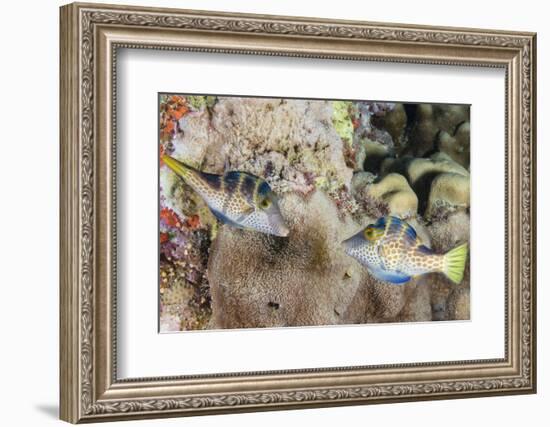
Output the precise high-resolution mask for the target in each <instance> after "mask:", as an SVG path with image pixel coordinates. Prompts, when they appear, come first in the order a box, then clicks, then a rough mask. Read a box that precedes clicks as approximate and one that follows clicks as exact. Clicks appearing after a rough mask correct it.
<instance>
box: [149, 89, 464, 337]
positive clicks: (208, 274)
mask: <svg viewBox="0 0 550 427" xmlns="http://www.w3.org/2000/svg"><path fill="white" fill-rule="evenodd" d="M159 132H160V143H161V146H160V151H161V154H164V153H166V154H169V155H171V156H173V157H175V158H177V159H180V160H181V161H184V162H186V163H187V164H189V165H191V166H194V167H196V168H198V169H200V170H203V171H205V172H209V173H216V174H223V173H224V172H225V171H230V170H240V171H244V172H248V173H251V174H253V175H256V176H260V177H262V178H264V179H265V180H266V181H267V182H268V183H269V184H270V186H271V188H272V189H273V190H274V191H275V192H276V193H277V194H278V196H279V205H280V209H281V212H282V215H283V217H284V218H285V221H287V225H288V226H289V228H290V230H291V232H290V234H289V236H288V237H286V238H283V237H276V236H271V235H267V234H262V233H258V232H254V231H248V230H242V229H238V228H234V227H232V226H229V225H220V223H219V221H217V220H216V218H215V217H214V216H213V215H212V214H211V212H210V211H209V209H208V207H207V206H206V205H205V203H204V202H203V200H202V199H201V198H200V197H199V196H198V195H197V194H195V193H194V192H193V191H192V190H191V188H190V187H188V186H187V184H185V182H183V180H181V179H179V178H177V177H176V176H175V174H173V173H172V172H171V171H170V170H169V169H168V168H167V167H166V166H164V165H163V164H162V163H161V166H160V256H161V258H160V329H161V331H177V330H189V329H205V328H259V327H280V326H304V325H327V324H350V323H379V322H414V321H432V320H457V319H460V320H464V319H469V316H470V274H469V261H468V262H467V265H466V270H465V275H464V279H463V280H462V282H461V283H460V284H459V285H455V284H453V283H452V282H450V280H448V279H447V278H445V277H444V276H443V275H442V274H439V273H430V274H425V275H422V276H418V277H415V278H413V279H412V280H410V281H409V282H407V283H406V284H404V285H401V286H396V285H392V284H388V283H386V282H382V281H379V280H377V279H375V278H374V277H373V276H372V275H371V274H369V272H368V271H367V269H365V268H364V267H363V266H361V265H360V264H359V263H358V262H357V261H356V260H355V259H353V258H351V257H349V256H348V255H346V254H345V252H344V251H343V250H342V246H341V242H342V241H343V240H345V239H347V238H349V237H350V236H352V235H353V234H355V233H357V232H358V231H359V230H361V229H362V228H364V227H365V226H366V225H368V224H370V223H372V222H374V221H375V220H376V219H377V218H378V217H381V216H386V215H395V216H398V217H400V218H403V219H405V220H406V221H407V222H408V223H409V224H411V225H412V226H413V227H414V228H415V230H416V232H417V234H418V236H419V238H420V239H421V241H422V242H423V244H424V245H426V246H427V247H430V248H432V249H433V250H435V251H436V252H437V253H445V252H447V251H448V250H450V249H452V248H453V247H455V246H457V245H458V244H459V243H463V242H468V241H469V230H470V228H469V224H470V218H469V205H470V173H469V165H470V159H469V157H470V128H469V107H468V106H463V105H431V104H403V103H382V102H367V101H361V102H356V101H353V102H352V101H321V100H286V99H276V98H239V97H213V96H188V97H185V96H178V95H173V96H164V97H161V108H160V125H159Z"/></svg>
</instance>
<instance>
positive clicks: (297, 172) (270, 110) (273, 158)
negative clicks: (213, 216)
mask: <svg viewBox="0 0 550 427" xmlns="http://www.w3.org/2000/svg"><path fill="white" fill-rule="evenodd" d="M333 116H334V110H333V104H332V103H331V102H329V101H327V102H319V101H306V100H304V101H301V100H292V102H289V101H286V100H284V99H268V98H266V99H259V98H221V99H220V100H219V101H218V102H217V103H216V104H215V105H214V107H213V111H212V118H211V121H210V127H211V129H212V130H211V131H210V132H209V140H208V141H204V142H203V143H205V144H207V145H208V149H207V151H206V156H205V157H204V158H203V159H202V160H203V161H205V162H206V166H207V168H209V169H211V170H213V171H214V172H216V171H217V172H218V173H220V172H221V171H223V170H242V171H245V172H249V173H252V174H254V175H257V176H261V177H264V178H266V179H267V181H268V182H269V183H270V184H271V186H272V188H273V189H274V190H275V191H276V192H278V193H285V192H290V191H295V192H298V193H301V194H308V193H309V192H311V191H313V190H314V189H315V188H322V189H324V190H327V191H330V190H331V189H334V188H338V187H340V186H342V185H349V184H350V181H351V176H352V173H353V172H352V169H351V168H350V167H348V165H347V164H346V159H345V155H344V153H345V151H346V147H345V146H344V145H349V143H350V142H351V141H344V140H343V139H342V137H341V136H340V135H339V134H338V132H337V131H336V129H335V127H334V126H333V123H332V120H333ZM342 120H343V119H342ZM220 153H222V155H220ZM212 159H214V160H212Z"/></svg>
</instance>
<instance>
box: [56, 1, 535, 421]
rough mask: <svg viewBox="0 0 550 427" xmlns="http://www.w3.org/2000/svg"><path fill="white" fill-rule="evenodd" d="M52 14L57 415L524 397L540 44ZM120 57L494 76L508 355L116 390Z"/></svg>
mask: <svg viewBox="0 0 550 427" xmlns="http://www.w3.org/2000/svg"><path fill="white" fill-rule="evenodd" d="M60 13H61V17H60V18H61V37H60V52H61V63H60V67H61V80H60V92H61V94H60V109H61V112H60V135H61V176H60V179H61V202H60V215H61V218H60V229H61V231H60V233H61V235H60V272H61V274H60V277H61V278H60V328H61V329H60V384H61V396H60V406H61V410H60V416H61V419H63V420H66V421H69V422H72V423H78V422H91V421H108V420H122V419H130V418H134V419H135V418H154V417H168V416H183V415H200V414H215V413H227V412H242V411H258V410H275V409H291V408H308V407H309V408H310V407H321V406H329V405H356V404H369V403H385V402H401V401H411V400H429V399H443V398H461V397H476V396H487V395H497V394H520V393H534V392H535V390H536V330H535V327H536V319H535V315H536V310H535V308H536V298H535V296H536V287H535V285H536V253H535V251H536V232H535V231H536V182H535V179H536V178H535V177H536V171H535V155H536V150H535V134H536V129H535V123H536V117H535V105H536V102H535V93H536V86H535V83H536V75H535V72H536V62H535V61H536V35H535V34H533V33H523V32H508V31H494V30H479V29H463V28H445V27H425V26H413V25H401V24H381V23H368V22H354V21H332V20H323V19H310V18H295V17H282V16H263V15H246V14H231V13H217V12H199V11H189V10H174V9H159V8H143V7H126V6H112V5H99V4H80V3H75V4H70V5H67V6H63V7H62V8H61V11H60ZM120 47H125V48H136V49H143V48H147V49H167V50H181V51H185V50H188V51H201V52H217V53H220V52H224V53H228V54H231V53H240V54H249V55H283V56H297V57H313V58H321V59H324V58H327V59H328V58H333V59H349V60H356V61H357V60H359V61H360V60H370V61H391V62H403V63H413V64H419V63H420V64H445V65H449V66H453V65H462V66H463V65H468V66H474V67H476V66H477V67H500V68H503V69H504V70H505V73H506V88H505V90H503V96H505V104H506V121H505V123H506V129H505V135H506V144H505V147H506V148H505V150H506V165H505V170H506V174H505V176H503V177H502V178H503V180H505V186H506V212H505V218H506V219H505V230H503V233H505V235H506V248H505V254H504V256H505V258H506V263H505V265H506V271H505V278H506V283H505V284H503V286H505V295H506V307H505V312H506V315H505V325H504V327H505V344H504V345H505V357H504V358H503V359H492V360H472V361H465V362H462V361H460V362H439V363H436V362H434V363H419V364H404V365H382V366H375V367H373V366H371V367H358V368H355V367H353V368H348V367H341V368H334V369H310V370H293V371H283V372H281V371H277V372H273V373H270V372H260V373H256V372H254V373H243V374H237V375H232V374H219V375H208V376H196V377H174V378H143V379H132V380H131V381H128V380H124V381H120V380H117V375H116V372H117V366H116V333H115V332H116V330H115V329H116V324H115V320H116V286H115V279H114V278H115V277H116V276H115V271H116V257H115V254H116V233H115V228H114V224H115V219H116V212H115V209H114V207H115V205H114V198H115V196H116V185H115V184H116V183H115V176H116V159H115V156H114V154H113V153H114V151H113V147H114V143H115V141H114V138H115V133H114V129H115V126H116V116H115V114H114V113H115V110H114V103H115V102H116V98H115V97H114V92H113V87H114V85H115V83H116V74H115V73H114V70H115V68H114V65H115V63H116V51H117V48H120Z"/></svg>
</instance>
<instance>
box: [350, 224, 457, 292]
mask: <svg viewBox="0 0 550 427" xmlns="http://www.w3.org/2000/svg"><path fill="white" fill-rule="evenodd" d="M342 244H343V246H344V250H345V251H346V253H347V254H348V255H350V256H352V257H353V258H355V259H356V260H358V261H359V262H360V263H361V264H362V265H364V266H365V267H367V269H368V271H369V272H370V273H371V274H372V275H373V276H374V277H376V278H377V279H379V280H383V281H385V282H389V283H393V284H396V285H401V284H403V283H406V282H408V281H409V280H410V279H411V278H412V277H415V276H419V275H422V274H426V273H432V272H439V273H443V274H444V275H445V276H447V277H448V278H449V279H450V280H451V281H453V282H454V283H457V284H458V283H460V282H461V281H462V278H463V276H464V266H465V264H466V256H467V253H468V245H467V243H464V244H462V245H459V246H457V247H456V248H454V249H451V250H450V251H449V252H447V253H445V254H437V253H435V252H434V251H432V250H431V249H430V248H428V247H426V246H424V245H423V244H422V242H421V241H420V239H419V238H418V236H417V235H416V231H415V230H414V228H413V227H412V226H411V225H410V224H408V223H406V222H405V221H402V220H401V219H399V218H397V217H394V216H388V217H382V218H379V219H378V220H377V221H376V223H375V224H370V225H369V226H367V227H366V228H365V229H364V230H362V231H360V232H359V233H357V234H355V235H354V236H352V237H350V238H349V239H347V240H345V241H344V242H343V243H342Z"/></svg>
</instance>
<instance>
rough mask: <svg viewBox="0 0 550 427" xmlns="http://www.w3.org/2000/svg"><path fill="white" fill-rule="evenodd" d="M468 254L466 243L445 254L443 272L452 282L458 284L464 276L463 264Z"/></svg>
mask: <svg viewBox="0 0 550 427" xmlns="http://www.w3.org/2000/svg"><path fill="white" fill-rule="evenodd" d="M467 255H468V244H467V243H464V244H462V245H460V246H457V247H456V248H454V249H451V250H450V251H449V252H447V253H446V254H445V267H444V270H443V273H445V275H446V276H447V277H448V278H449V279H451V280H452V281H453V282H454V283H456V284H459V283H460V282H462V278H463V277H464V266H465V265H466V256H467Z"/></svg>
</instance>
